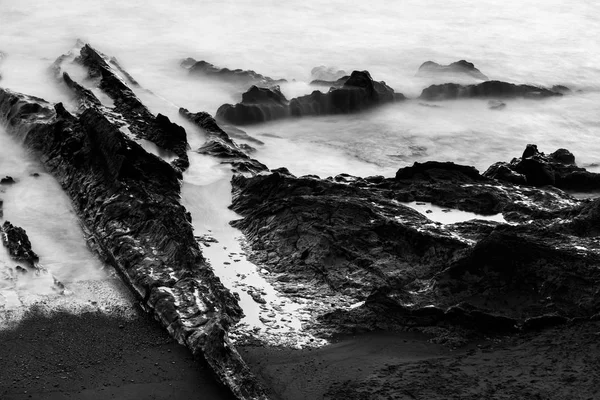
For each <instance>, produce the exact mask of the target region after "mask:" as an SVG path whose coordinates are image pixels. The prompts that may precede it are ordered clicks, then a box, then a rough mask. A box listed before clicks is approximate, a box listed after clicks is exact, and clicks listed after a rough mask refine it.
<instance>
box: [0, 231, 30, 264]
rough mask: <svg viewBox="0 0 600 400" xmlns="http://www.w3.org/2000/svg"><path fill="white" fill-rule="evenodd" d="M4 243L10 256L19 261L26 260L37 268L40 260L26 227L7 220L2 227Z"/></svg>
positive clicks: (25, 261)
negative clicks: (32, 247)
mask: <svg viewBox="0 0 600 400" xmlns="http://www.w3.org/2000/svg"><path fill="white" fill-rule="evenodd" d="M0 233H1V235H2V244H3V245H4V247H6V249H7V250H8V254H9V255H10V257H11V258H12V259H13V260H15V261H18V262H24V263H26V264H27V265H28V266H29V267H31V268H36V264H37V262H38V261H39V260H40V258H39V257H38V255H37V254H36V253H35V252H34V251H33V250H32V249H31V242H30V241H29V237H27V233H26V232H25V229H23V228H20V227H18V226H14V225H13V224H11V223H10V222H9V221H5V222H4V224H2V227H1V228H0Z"/></svg>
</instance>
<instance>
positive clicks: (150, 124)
mask: <svg viewBox="0 0 600 400" xmlns="http://www.w3.org/2000/svg"><path fill="white" fill-rule="evenodd" d="M69 62H72V63H76V64H79V65H81V66H83V67H85V68H87V69H88V79H90V80H91V81H92V82H96V85H97V87H98V89H100V90H101V91H102V92H104V93H105V94H106V95H107V96H108V97H110V99H111V100H112V101H113V102H114V104H112V105H110V106H108V107H109V108H110V109H112V110H113V111H114V112H115V115H114V116H112V119H113V121H114V122H117V123H118V125H119V127H120V128H121V129H122V130H123V131H124V132H126V133H127V134H130V135H132V136H133V137H135V138H136V139H144V140H149V141H151V142H153V143H155V144H156V145H157V146H159V147H160V148H161V149H164V150H166V151H170V152H173V153H174V154H175V155H176V156H177V159H176V160H175V161H173V165H174V166H175V167H176V168H177V169H178V170H180V171H184V170H185V169H187V167H188V166H189V160H188V156H187V147H188V145H187V138H186V132H185V129H183V128H182V127H181V126H179V125H177V124H175V123H173V122H171V121H170V120H169V118H168V117H166V116H164V115H162V114H158V115H156V116H154V115H153V114H152V113H151V112H150V110H148V108H147V107H146V106H145V105H144V104H143V103H142V102H141V101H140V99H139V98H138V97H137V96H136V95H135V93H134V92H133V90H131V88H129V87H128V86H127V84H126V83H125V82H124V80H123V79H122V78H121V77H120V76H119V74H118V72H117V71H116V70H114V69H113V68H112V67H111V66H110V64H109V63H112V64H113V65H115V66H116V67H117V68H118V70H119V71H121V72H122V73H124V74H123V76H124V77H125V79H127V80H128V81H130V82H131V81H133V82H135V80H134V79H133V77H131V75H129V74H128V73H127V72H125V70H124V69H123V68H122V67H121V66H120V65H119V64H118V62H116V60H114V59H112V60H109V58H108V57H106V56H105V55H103V54H102V53H100V52H98V51H97V50H95V49H93V48H92V47H90V46H89V45H87V44H82V45H81V48H80V52H79V55H74V54H66V55H64V56H61V57H59V58H58V59H57V60H56V62H55V63H54V64H53V71H54V73H55V74H56V76H57V78H58V79H60V80H62V81H63V82H64V83H65V85H66V86H67V87H68V88H69V89H70V90H72V91H73V93H74V94H75V95H76V96H77V99H78V102H79V104H80V108H81V109H82V110H85V109H87V108H89V107H96V108H98V107H100V106H101V105H102V102H101V101H100V100H99V99H98V98H97V97H96V95H94V93H93V92H92V91H91V90H90V89H88V88H85V87H84V86H83V85H81V84H79V83H77V82H75V81H74V80H73V79H72V78H71V77H70V76H69V74H68V73H67V72H63V71H62V66H63V65H64V64H66V63H69ZM136 84H137V82H136Z"/></svg>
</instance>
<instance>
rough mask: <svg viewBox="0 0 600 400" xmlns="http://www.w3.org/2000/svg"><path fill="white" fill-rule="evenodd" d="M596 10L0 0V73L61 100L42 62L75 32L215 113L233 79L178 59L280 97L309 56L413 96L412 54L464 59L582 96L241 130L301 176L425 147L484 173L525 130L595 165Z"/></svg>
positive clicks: (366, 168)
mask: <svg viewBox="0 0 600 400" xmlns="http://www.w3.org/2000/svg"><path fill="white" fill-rule="evenodd" d="M598 15H600V3H598V2H590V1H587V0H579V1H569V2H566V1H559V0H554V1H541V0H525V1H520V2H498V1H492V0H483V1H479V2H476V3H473V2H470V1H466V0H460V1H459V0H454V1H445V2H439V1H434V0H412V1H402V2H393V3H392V2H389V1H384V0H373V1H370V2H367V3H360V4H349V3H348V2H342V1H328V2H322V1H315V0H313V1H310V0H309V1H302V2H283V3H282V2H279V1H274V0H263V1H232V0H229V1H220V2H214V1H190V0H179V1H170V2H162V1H156V0H152V1H128V2H116V1H105V2H91V1H75V0H63V1H58V2H56V1H54V2H50V1H39V0H19V1H16V0H0V51H3V52H4V53H6V54H7V58H6V59H5V60H4V61H3V63H2V64H1V65H0V70H1V71H2V75H3V77H4V79H3V80H2V81H0V85H2V86H4V87H9V88H12V89H14V90H18V91H23V92H26V93H30V94H33V95H38V96H40V97H45V98H47V99H48V100H50V101H66V100H67V99H66V98H65V95H64V94H63V93H61V92H60V91H58V90H57V89H56V88H55V87H54V86H53V85H51V84H49V80H48V76H47V74H46V71H45V69H46V68H47V66H48V65H49V64H50V63H51V62H52V61H53V60H54V59H55V58H56V57H57V56H58V55H59V54H62V53H64V52H65V51H66V50H68V49H70V48H71V47H72V45H73V43H74V42H75V40H76V39H77V38H81V39H82V40H84V41H87V42H89V43H91V44H92V45H93V46H95V47H96V48H98V49H99V50H101V51H103V52H105V53H107V54H109V55H111V56H113V55H114V56H116V57H117V58H118V59H119V60H120V61H121V64H123V65H124V67H125V68H127V69H128V70H129V72H130V73H131V74H132V75H133V76H134V77H135V78H136V79H137V80H138V81H139V82H140V83H141V84H142V86H143V87H145V88H148V89H150V90H152V91H153V92H154V93H155V94H157V95H158V96H160V97H163V98H164V99H166V100H167V101H169V102H171V103H172V104H174V105H176V106H183V107H186V108H188V109H190V110H191V111H193V112H195V111H208V112H211V113H214V112H215V111H216V109H217V107H218V106H220V105H221V104H223V103H225V102H236V101H239V99H240V97H239V96H240V94H241V91H242V90H243V89H239V88H238V89H232V88H231V87H229V86H227V85H223V84H220V83H218V82H202V81H201V80H198V79H191V78H189V77H188V76H186V74H185V71H183V70H182V69H180V68H179V66H178V63H179V61H180V60H181V59H183V58H185V57H194V58H196V59H205V60H207V61H209V62H212V63H213V64H215V65H218V66H222V67H229V68H243V69H254V70H256V71H257V72H259V73H262V74H265V75H269V76H272V77H274V78H279V77H283V78H287V79H290V80H291V79H296V80H298V81H299V82H298V83H297V84H293V85H288V88H287V89H286V87H284V88H283V90H284V92H286V93H287V94H288V95H290V94H293V95H297V94H299V93H300V92H302V91H303V89H302V87H303V84H302V83H301V82H302V81H308V80H309V79H310V78H309V74H310V70H311V68H312V67H314V66H316V65H321V64H325V65H329V66H337V67H339V68H343V69H346V70H348V71H351V70H354V69H361V70H362V69H367V70H369V71H370V72H371V74H372V76H373V77H374V79H376V80H385V81H386V82H387V83H388V84H390V85H391V86H392V87H393V88H395V89H396V90H397V91H400V92H404V93H405V94H407V95H409V96H416V95H418V94H419V93H420V91H421V89H422V88H424V87H426V86H427V85H429V84H430V83H432V82H431V81H430V80H427V79H422V78H416V77H415V76H414V75H415V72H416V70H417V68H418V67H419V65H420V64H421V63H422V62H424V61H427V60H434V61H437V62H440V63H449V62H453V61H456V60H459V59H467V60H469V61H472V62H474V63H475V65H476V66H477V67H478V68H479V69H480V70H481V71H482V72H483V73H485V74H486V75H488V76H489V77H490V78H491V79H502V80H507V81H510V82H515V83H532V84H540V85H546V86H551V85H553V84H565V85H567V86H570V87H571V88H573V89H576V90H579V89H581V90H583V93H575V94H573V95H570V96H566V97H565V98H562V99H552V100H547V101H541V102H533V101H529V102H528V101H510V102H508V106H507V108H506V109H505V110H502V111H491V110H488V109H487V107H486V103H485V102H484V101H481V102H479V101H476V102H446V103H442V104H440V105H441V106H442V108H440V109H435V108H430V107H423V106H419V105H417V104H397V105H393V106H389V107H385V108H383V109H381V110H377V111H375V112H372V113H364V114H360V115H356V116H352V117H345V116H342V117H327V118H305V119H302V120H291V121H286V122H281V123H277V124H273V125H267V126H257V127H253V128H251V129H250V130H251V131H252V132H255V133H257V134H260V133H270V134H275V135H277V136H281V137H283V139H278V138H270V137H269V136H264V137H260V139H261V140H263V141H265V142H266V146H265V148H264V150H260V151H259V153H258V155H257V156H258V157H262V159H263V160H264V161H265V162H266V163H267V165H269V166H271V167H278V166H282V165H285V166H287V167H289V168H290V170H291V171H292V172H293V173H298V174H302V173H309V172H310V173H316V174H319V175H330V174H336V173H340V172H347V173H352V174H357V175H367V174H373V173H380V174H386V175H389V174H391V173H393V172H394V171H395V170H396V169H397V168H398V167H400V166H404V165H407V164H411V163H412V162H413V161H416V160H419V161H422V160H425V159H437V160H441V161H445V160H449V161H456V162H461V163H465V164H472V165H475V166H476V167H478V168H479V169H485V168H487V166H489V164H490V163H492V162H494V161H499V160H509V159H510V158H512V157H513V156H518V155H519V154H520V153H521V151H522V149H523V148H524V146H525V144H527V143H530V142H532V143H537V144H538V146H539V147H540V149H541V150H542V151H547V152H550V151H554V150H555V149H556V148H558V147H566V148H569V149H570V150H571V151H573V152H574V154H575V156H576V157H577V159H578V161H580V163H583V164H586V163H595V162H598V161H600V160H599V159H598V157H597V156H596V154H600V141H596V140H595V137H596V136H597V135H598V134H599V133H600V113H598V112H597V109H598V108H597V104H598V103H599V101H600V94H599V89H600V67H599V66H600V44H599V43H598V41H597V36H598V34H599V33H600V19H599V17H598ZM304 87H306V91H310V90H312V88H309V87H307V86H306V85H304ZM415 103H416V102H415ZM274 149H279V150H280V152H278V153H277V154H275V152H274V151H273V150H274ZM284 155H285V156H284ZM324 155H327V157H324ZM321 162H322V163H323V164H322V168H321Z"/></svg>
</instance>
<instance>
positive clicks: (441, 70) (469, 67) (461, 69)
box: [417, 60, 488, 81]
mask: <svg viewBox="0 0 600 400" xmlns="http://www.w3.org/2000/svg"><path fill="white" fill-rule="evenodd" d="M427 75H443V76H447V75H457V76H461V75H463V76H469V77H472V78H476V79H481V80H484V81H487V80H488V77H487V76H485V75H484V74H483V73H482V72H481V71H480V70H478V69H477V68H475V64H473V63H470V62H468V61H466V60H460V61H456V62H453V63H452V64H448V65H440V64H438V63H436V62H433V61H426V62H424V63H423V64H421V66H420V67H419V70H418V71H417V76H427Z"/></svg>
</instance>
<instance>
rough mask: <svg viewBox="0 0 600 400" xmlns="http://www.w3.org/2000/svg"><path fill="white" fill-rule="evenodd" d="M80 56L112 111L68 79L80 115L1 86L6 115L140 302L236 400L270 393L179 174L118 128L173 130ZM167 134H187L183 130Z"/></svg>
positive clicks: (99, 59) (85, 53)
mask: <svg viewBox="0 0 600 400" xmlns="http://www.w3.org/2000/svg"><path fill="white" fill-rule="evenodd" d="M77 62H80V63H82V64H83V65H85V66H86V67H88V68H89V70H90V76H91V77H95V78H96V79H99V81H100V84H99V87H100V88H101V89H102V90H103V91H105V92H106V93H107V94H109V95H110V96H111V97H112V98H113V100H114V102H115V105H114V107H113V108H111V109H109V108H108V107H105V106H101V105H99V103H96V102H95V101H84V100H86V99H91V97H90V96H89V94H90V93H91V92H89V91H88V90H82V88H83V86H82V85H81V84H79V83H76V82H74V81H73V80H72V79H71V82H73V84H68V83H67V87H69V88H71V89H72V91H73V93H74V96H75V97H76V98H78V99H80V100H81V101H80V102H79V104H80V108H79V111H78V113H77V114H72V113H70V112H68V111H67V110H66V109H65V107H64V106H63V105H62V104H60V103H59V104H50V103H48V102H46V101H44V100H42V99H40V98H36V97H32V96H27V95H23V94H19V93H15V92H11V91H9V90H6V89H0V121H2V123H4V124H6V126H7V131H8V132H9V133H10V134H12V135H14V136H15V137H17V138H18V139H19V140H21V141H22V142H23V143H24V145H25V146H26V147H27V148H29V149H30V150H31V151H32V152H33V153H34V154H36V155H37V156H38V157H39V159H40V160H41V162H42V163H43V164H44V166H45V167H46V169H47V170H48V171H49V172H51V173H52V174H53V175H54V176H55V177H56V179H57V180H58V182H59V183H60V184H61V185H62V187H63V188H64V190H65V192H66V193H67V194H68V195H69V196H70V198H71V199H72V201H73V206H74V208H75V211H76V212H77V214H78V216H79V218H80V220H81V222H82V225H83V227H84V229H85V232H86V234H87V235H88V238H87V239H88V243H89V244H90V246H91V247H92V248H93V249H94V250H95V251H97V252H98V253H99V254H100V255H101V257H102V258H103V259H104V260H105V261H106V262H107V263H108V264H111V265H112V266H114V267H115V269H116V270H117V271H118V272H119V274H120V275H121V276H122V277H123V279H124V281H125V282H126V283H127V284H128V285H129V286H130V287H131V289H132V290H133V291H134V293H135V294H136V295H137V296H138V297H139V299H140V300H141V302H142V304H143V306H144V307H145V308H146V309H147V310H148V311H150V312H152V313H153V314H154V315H155V316H156V318H157V319H158V320H159V321H160V322H161V323H162V324H163V325H164V326H165V327H166V328H167V330H168V331H169V332H170V333H171V335H172V336H173V337H175V338H176V339H177V340H178V341H179V342H180V343H182V344H184V345H186V346H187V347H188V348H190V350H191V351H192V352H193V354H194V355H195V356H197V357H198V358H200V359H203V360H205V361H206V362H207V363H208V364H209V365H210V366H211V368H212V369H213V370H214V372H215V374H216V376H217V377H218V378H219V379H220V380H221V382H222V383H223V384H224V385H226V386H227V387H228V388H230V389H231V391H232V392H233V393H234V394H235V395H236V396H237V397H238V398H240V399H261V398H265V396H264V392H263V390H262V388H261V387H260V386H259V384H258V383H257V382H256V380H255V379H254V378H253V376H252V375H251V374H250V372H249V370H248V368H247V367H246V365H245V363H244V362H243V360H242V359H241V358H240V356H239V355H238V353H237V351H236V350H235V348H234V347H233V346H232V345H231V343H230V341H229V339H228V336H227V332H228V329H229V327H230V326H231V325H232V324H233V323H235V322H237V321H239V319H240V318H241V317H242V310H241V309H240V307H239V305H238V303H237V299H236V297H234V296H233V295H232V294H231V292H229V290H227V289H226V288H225V287H224V286H223V284H222V283H221V281H220V280H219V279H218V278H217V277H216V276H215V275H214V273H213V271H212V269H211V268H210V267H209V266H208V265H207V263H206V261H205V260H204V257H203V256H202V253H201V251H200V248H199V245H198V243H197V242H196V240H195V238H194V234H193V230H192V226H191V223H190V215H189V213H188V212H187V211H186V210H185V208H184V207H183V206H182V205H181V204H180V202H179V198H180V182H179V177H180V173H181V172H180V171H179V170H178V169H177V166H176V165H175V166H174V165H170V164H168V163H167V162H165V161H163V160H162V159H161V158H159V157H156V156H154V155H152V154H150V153H148V152H146V151H145V150H144V149H143V148H142V147H141V146H140V145H139V144H138V143H137V142H136V140H134V139H135V137H134V136H129V135H128V134H127V133H126V132H124V131H123V130H122V129H121V128H122V121H128V120H131V119H132V118H137V119H139V121H137V122H136V123H134V121H131V126H135V127H136V128H134V129H138V130H139V134H140V135H142V134H146V133H148V132H155V131H157V130H158V131H160V132H162V134H164V133H165V131H164V130H165V126H167V127H168V128H169V129H176V128H174V127H173V126H172V125H171V124H170V123H167V122H166V121H165V120H163V121H161V118H159V117H154V116H153V115H152V114H150V113H149V111H148V110H147V108H146V107H145V106H143V104H141V102H139V100H137V97H135V95H134V94H133V91H131V89H130V88H128V87H127V85H126V84H125V83H124V82H123V81H121V80H120V79H118V77H117V76H116V75H114V74H113V73H112V71H111V70H110V69H109V68H108V67H107V64H106V62H105V58H104V57H103V56H102V55H100V54H99V53H98V52H96V51H95V50H93V49H92V48H91V47H89V46H87V45H86V46H84V47H83V48H82V49H81V54H80V56H79V57H78V61H77ZM113 96H114V97H113ZM163 123H165V125H161V124H163ZM180 133H181V132H180ZM183 133H184V132H183ZM166 136H167V137H172V136H173V137H175V138H177V143H179V144H183V142H184V141H185V135H178V134H177V132H175V133H174V134H173V133H171V135H166ZM186 146H187V142H186V143H185V145H184V146H181V147H180V148H182V149H183V148H185V147H186ZM180 158H183V155H182V156H180Z"/></svg>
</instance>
